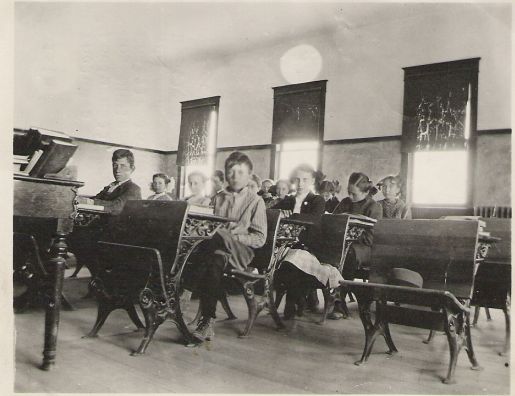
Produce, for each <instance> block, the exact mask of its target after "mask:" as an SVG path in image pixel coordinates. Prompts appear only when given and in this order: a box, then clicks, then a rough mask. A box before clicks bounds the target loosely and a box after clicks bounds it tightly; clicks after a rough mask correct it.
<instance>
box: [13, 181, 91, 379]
mask: <svg viewBox="0 0 515 396" xmlns="http://www.w3.org/2000/svg"><path fill="white" fill-rule="evenodd" d="M83 185H84V183H82V182H78V181H71V180H60V179H44V178H35V177H30V176H23V175H14V201H13V215H14V219H15V220H17V219H18V220H19V219H22V220H23V221H24V222H25V223H26V224H27V223H30V220H29V219H31V218H37V219H49V220H50V219H55V220H57V226H56V229H55V234H54V238H53V241H52V245H51V247H50V255H49V259H47V260H46V262H45V269H46V271H47V273H48V276H47V278H46V279H45V284H46V287H45V290H44V294H45V296H46V304H45V305H46V312H45V341H44V350H43V363H42V365H41V367H40V368H41V369H43V370H49V369H50V367H51V366H52V365H54V363H55V357H56V347H57V334H58V330H59V313H60V308H61V293H62V288H63V278H64V269H65V263H66V259H65V258H66V254H67V245H66V235H67V234H68V233H69V232H70V231H71V230H72V228H73V220H72V217H73V215H74V212H75V211H74V204H73V202H74V200H75V197H76V195H77V189H78V188H79V187H82V186H83ZM27 220H28V221H27ZM16 224H17V222H16V221H15V227H14V231H18V230H17V226H16Z"/></svg>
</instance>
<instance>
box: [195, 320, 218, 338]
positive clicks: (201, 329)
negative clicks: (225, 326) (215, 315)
mask: <svg viewBox="0 0 515 396" xmlns="http://www.w3.org/2000/svg"><path fill="white" fill-rule="evenodd" d="M213 322H214V320H213V319H211V318H205V317H202V318H200V320H199V321H198V325H197V328H196V329H195V331H193V333H192V335H193V337H195V338H196V339H197V340H199V341H209V340H212V339H213V338H214V336H215V329H214V326H213Z"/></svg>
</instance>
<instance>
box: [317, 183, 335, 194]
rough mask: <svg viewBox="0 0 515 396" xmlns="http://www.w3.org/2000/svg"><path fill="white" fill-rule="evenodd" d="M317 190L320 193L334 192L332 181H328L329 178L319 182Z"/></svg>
mask: <svg viewBox="0 0 515 396" xmlns="http://www.w3.org/2000/svg"><path fill="white" fill-rule="evenodd" d="M319 191H320V193H324V192H328V193H334V191H335V188H334V184H333V182H330V181H329V180H324V181H323V182H322V183H320V188H319Z"/></svg>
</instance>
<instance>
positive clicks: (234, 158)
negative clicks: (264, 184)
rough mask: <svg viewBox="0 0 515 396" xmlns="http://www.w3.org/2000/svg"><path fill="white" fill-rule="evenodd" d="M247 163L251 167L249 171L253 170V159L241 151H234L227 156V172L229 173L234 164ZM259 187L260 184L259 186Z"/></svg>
mask: <svg viewBox="0 0 515 396" xmlns="http://www.w3.org/2000/svg"><path fill="white" fill-rule="evenodd" d="M242 164H245V165H247V167H248V168H249V171H250V172H252V169H253V166H252V161H251V160H250V158H249V157H248V155H247V154H244V153H242V152H241V151H234V152H232V153H231V155H229V156H228V157H227V159H226V160H225V174H228V173H229V169H231V168H232V167H233V166H234V165H242ZM258 187H259V186H258Z"/></svg>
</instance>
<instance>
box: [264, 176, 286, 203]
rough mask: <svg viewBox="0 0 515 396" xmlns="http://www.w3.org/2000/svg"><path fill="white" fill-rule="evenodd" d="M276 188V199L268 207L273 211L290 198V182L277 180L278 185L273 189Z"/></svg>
mask: <svg viewBox="0 0 515 396" xmlns="http://www.w3.org/2000/svg"><path fill="white" fill-rule="evenodd" d="M274 187H275V189H274V195H275V196H274V199H273V200H272V201H271V202H270V203H269V204H268V206H267V207H269V208H271V209H277V208H276V206H279V205H280V202H282V200H283V199H285V198H286V197H287V196H288V194H289V193H290V182H289V181H288V180H286V179H281V180H277V183H275V186H272V187H271V189H272V188H274Z"/></svg>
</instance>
